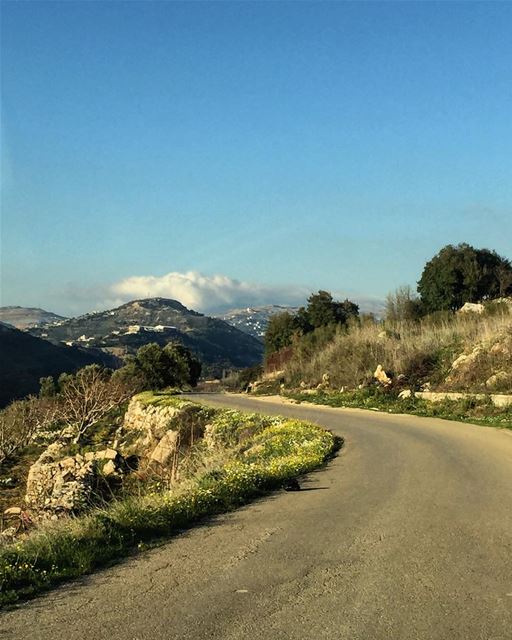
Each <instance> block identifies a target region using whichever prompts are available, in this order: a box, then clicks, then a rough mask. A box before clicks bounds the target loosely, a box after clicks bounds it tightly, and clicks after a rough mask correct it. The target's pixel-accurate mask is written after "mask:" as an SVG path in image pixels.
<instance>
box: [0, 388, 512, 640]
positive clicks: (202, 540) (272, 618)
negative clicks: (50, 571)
mask: <svg viewBox="0 0 512 640" xmlns="http://www.w3.org/2000/svg"><path fill="white" fill-rule="evenodd" d="M209 401H210V402H213V401H215V402H222V403H223V404H229V405H231V406H239V407H243V408H247V409H257V410H260V411H265V412H269V413H282V414H287V415H293V416H298V417H301V418H307V419H310V420H313V421H316V422H318V423H320V424H323V425H326V426H327V427H329V428H331V429H332V430H333V431H334V432H336V433H338V434H340V435H343V436H344V437H345V438H346V446H345V448H344V450H343V451H342V452H341V454H340V455H339V456H338V457H337V458H336V459H335V460H334V461H333V462H332V463H331V464H330V465H329V466H328V468H327V469H325V470H322V471H320V472H317V473H313V474H311V476H310V477H309V479H308V480H307V482H305V484H304V489H306V490H305V491H301V492H297V493H287V492H284V491H282V492H278V493H276V494H274V495H272V496H270V497H269V498H267V499H264V500H261V501H258V502H256V503H253V504H252V505H250V506H248V507H246V508H244V509H241V510H239V511H237V512H235V513H232V514H229V515H227V516H224V517H221V518H218V519H216V520H215V521H214V522H212V523H211V524H210V525H208V526H202V527H199V528H197V529H194V530H192V531H190V532H188V533H187V534H185V535H182V536H180V537H178V538H176V539H175V540H173V541H171V542H170V543H168V544H166V545H164V546H162V547H160V548H158V549H154V550H152V551H150V552H147V553H145V554H142V555H141V556H139V557H137V558H136V559H131V560H129V561H127V562H125V563H123V564H122V565H118V566H116V567H113V568H110V569H108V570H106V571H103V572H101V573H98V574H96V575H94V576H92V577H88V578H86V579H83V580H80V581H77V582H75V583H73V584H71V585H68V586H65V587H63V588H61V589H59V590H57V591H54V592H52V593H50V594H49V595H47V596H45V597H42V598H39V599H37V600H35V601H33V602H31V603H27V604H24V605H23V606H21V607H20V608H18V609H15V610H13V611H8V612H6V613H5V614H3V616H1V617H0V638H9V640H17V639H20V640H21V639H22V638H23V639H26V638H30V639H31V640H38V639H45V640H50V639H51V640H61V639H62V640H64V639H65V640H79V639H80V640H82V639H84V638H86V639H87V640H104V639H105V640H106V639H109V640H164V639H165V640H172V639H178V638H179V639H180V640H192V639H194V640H203V639H207V638H208V639H212V640H221V639H222V640H240V639H242V638H243V639H247V640H249V639H250V640H259V639H261V640H285V639H286V640H288V639H289V640H309V639H312V640H313V639H314V640H317V639H322V638H329V639H332V640H345V639H346V640H349V639H350V640H401V639H403V640H415V639H421V640H457V639H460V640H505V639H506V640H510V639H511V638H512V437H511V434H510V433H507V432H503V431H498V430H494V429H489V428H484V427H473V426H469V425H461V424H456V423H452V422H445V421H440V420H432V419H421V418H415V417H410V416H393V415H383V414H375V413H372V412H363V411H357V410H334V409H327V408H326V409H322V408H311V407H304V406H300V407H299V406H294V405H280V404H277V403H271V402H268V401H258V400H255V399H249V398H233V397H230V396H226V397H222V396H211V397H210V398H209Z"/></svg>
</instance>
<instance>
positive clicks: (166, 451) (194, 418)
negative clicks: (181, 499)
mask: <svg viewBox="0 0 512 640" xmlns="http://www.w3.org/2000/svg"><path fill="white" fill-rule="evenodd" d="M204 422H205V420H204V418H203V417H202V415H201V407H200V406H199V405H197V404H194V403H192V402H187V401H185V400H182V401H179V400H176V403H175V404H172V405H168V406H159V405H151V404H145V403H144V402H142V401H140V400H139V399H137V398H136V397H135V398H133V399H132V401H131V402H130V404H129V406H128V410H127V412H126V415H125V419H124V423H123V426H122V427H121V429H120V430H119V433H118V436H117V440H116V443H115V444H116V445H117V448H118V449H119V450H120V451H121V452H122V454H123V455H124V456H125V457H129V456H137V457H138V458H140V459H141V460H142V461H143V462H145V463H146V464H151V463H156V464H158V465H160V466H166V465H168V464H169V463H170V461H171V460H172V459H173V458H174V457H175V454H177V451H178V449H179V448H187V447H189V446H191V445H192V444H194V442H195V441H197V440H198V439H199V438H202V437H203V435H204V428H205V426H204Z"/></svg>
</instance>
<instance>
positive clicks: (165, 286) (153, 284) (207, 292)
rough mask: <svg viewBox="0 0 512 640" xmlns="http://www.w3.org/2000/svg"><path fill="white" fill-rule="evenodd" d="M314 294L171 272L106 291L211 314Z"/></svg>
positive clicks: (370, 304)
mask: <svg viewBox="0 0 512 640" xmlns="http://www.w3.org/2000/svg"><path fill="white" fill-rule="evenodd" d="M313 291H315V289H314V288H311V287H307V286H305V285H264V284H259V283H254V282H244V281H241V280H235V279H233V278H230V277H229V276H225V275H214V276H207V275H204V274H202V273H198V272H197V271H187V272H186V273H180V272H177V271H173V272H171V273H167V274H165V275H163V276H131V277H129V278H124V279H123V280H121V281H120V282H117V283H115V284H114V285H112V287H111V288H110V293H111V297H112V298H116V299H122V300H124V301H129V300H133V299H134V298H153V297H160V298H173V299H174V300H179V301H180V302H181V303H182V304H184V305H185V306H186V307H189V308H190V309H194V310H196V311H202V312H205V313H208V312H210V313H213V312H219V311H224V310H226V309H232V308H237V307H242V308H243V307H251V306H259V305H266V304H281V305H291V306H300V305H303V304H305V303H306V300H307V298H308V296H309V295H310V294H311V293H312V292H313ZM333 297H334V298H335V299H338V300H343V299H345V298H347V297H348V298H350V299H351V300H354V302H357V304H359V305H360V307H361V311H373V312H375V313H379V312H380V311H382V308H383V303H382V300H380V299H379V298H376V297H372V296H364V295H357V294H355V293H353V294H351V293H350V292H333Z"/></svg>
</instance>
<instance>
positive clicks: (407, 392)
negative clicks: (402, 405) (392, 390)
mask: <svg viewBox="0 0 512 640" xmlns="http://www.w3.org/2000/svg"><path fill="white" fill-rule="evenodd" d="M412 395H413V393H412V391H411V390H410V389H404V390H403V391H400V393H399V394H398V397H399V398H400V400H406V399H407V398H410V397H411V396H412Z"/></svg>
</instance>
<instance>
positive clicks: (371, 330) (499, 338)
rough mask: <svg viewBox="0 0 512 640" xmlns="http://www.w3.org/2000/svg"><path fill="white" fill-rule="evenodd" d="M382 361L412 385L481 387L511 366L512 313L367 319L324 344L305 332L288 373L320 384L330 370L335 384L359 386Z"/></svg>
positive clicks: (293, 379)
mask: <svg viewBox="0 0 512 640" xmlns="http://www.w3.org/2000/svg"><path fill="white" fill-rule="evenodd" d="M306 338H307V336H306ZM509 344H510V347H511V348H509V347H508V346H507V345H509ZM495 345H499V347H495ZM478 346H480V354H479V355H478V357H475V358H473V360H471V359H470V361H469V363H468V364H470V363H472V366H471V367H467V368H465V367H461V368H460V370H459V371H457V375H452V376H450V375H449V374H450V371H451V365H452V363H453V361H454V360H455V359H456V358H457V357H458V356H459V355H461V354H463V353H465V354H471V353H472V352H473V351H474V350H475V348H476V347H478ZM493 347H494V349H493ZM500 347H501V348H500ZM477 351H478V350H477ZM378 364H381V365H382V366H383V367H384V369H385V370H386V371H388V372H391V373H392V374H393V375H394V376H397V375H398V374H403V375H405V376H406V380H407V383H408V384H410V385H411V386H416V387H417V386H419V385H421V384H422V383H424V382H426V381H427V380H428V381H430V382H431V383H432V385H433V386H436V387H439V388H445V389H447V388H451V389H454V390H455V389H459V390H469V389H470V388H471V390H473V389H475V388H477V387H478V388H481V387H482V385H484V386H485V381H486V380H487V379H488V377H489V376H490V375H492V374H494V373H497V372H498V371H503V370H505V371H507V370H508V371H512V314H510V313H507V312H500V313H496V314H494V315H491V314H487V313H485V314H483V315H477V314H456V315H452V314H448V313H446V314H439V315H433V316H429V317H427V318H424V319H423V320H421V321H420V322H401V323H394V324H390V323H388V324H377V323H373V322H368V323H366V324H363V325H362V326H353V327H351V329H350V330H349V331H348V332H339V333H337V334H336V335H335V336H334V338H333V339H332V340H328V341H327V342H326V343H325V344H324V345H320V346H319V345H318V344H317V345H315V344H313V343H312V342H310V341H309V340H307V339H304V338H303V339H302V340H301V341H299V342H298V343H297V344H296V346H295V349H294V354H293V357H292V359H291V360H290V362H289V363H288V365H287V368H286V376H287V380H288V382H289V383H291V384H292V385H297V384H299V383H300V381H304V382H306V383H307V384H308V385H309V386H315V385H317V384H319V383H321V382H322V376H323V374H325V373H327V374H329V377H330V383H331V387H334V388H340V387H348V388H355V387H357V386H358V385H360V384H364V383H365V382H367V381H368V380H369V379H371V378H372V375H373V372H374V371H375V368H376V367H377V365H378ZM507 384H508V387H510V389H509V388H508V387H507V388H506V389H505V388H501V389H499V391H502V392H507V391H512V381H510V382H509V383H507ZM507 384H506V385H505V386H507Z"/></svg>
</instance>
